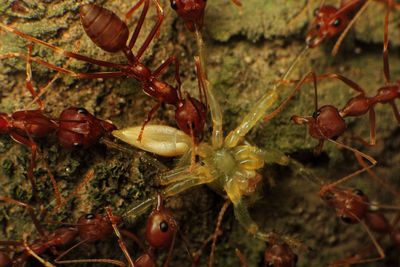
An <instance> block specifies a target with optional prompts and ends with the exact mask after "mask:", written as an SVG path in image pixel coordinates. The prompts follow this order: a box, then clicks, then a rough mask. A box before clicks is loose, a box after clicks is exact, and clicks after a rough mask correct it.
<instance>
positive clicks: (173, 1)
mask: <svg viewBox="0 0 400 267" xmlns="http://www.w3.org/2000/svg"><path fill="white" fill-rule="evenodd" d="M171 7H172V9H175V10H177V9H178V5H177V4H176V0H172V1H171Z"/></svg>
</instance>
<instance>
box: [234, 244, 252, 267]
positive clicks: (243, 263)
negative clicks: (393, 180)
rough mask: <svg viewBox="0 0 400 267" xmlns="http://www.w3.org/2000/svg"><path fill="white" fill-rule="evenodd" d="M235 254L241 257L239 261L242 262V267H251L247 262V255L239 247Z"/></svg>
mask: <svg viewBox="0 0 400 267" xmlns="http://www.w3.org/2000/svg"><path fill="white" fill-rule="evenodd" d="M235 254H236V256H237V257H238V258H239V261H240V264H241V265H242V267H249V265H248V264H247V261H246V257H245V256H244V254H243V253H242V252H241V251H240V250H239V249H238V248H236V249H235Z"/></svg>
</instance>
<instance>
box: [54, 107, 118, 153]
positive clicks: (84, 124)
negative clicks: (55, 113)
mask: <svg viewBox="0 0 400 267" xmlns="http://www.w3.org/2000/svg"><path fill="white" fill-rule="evenodd" d="M109 124H110V123H108V122H105V121H102V120H99V119H97V118H96V117H95V116H93V115H92V114H91V113H90V112H89V111H87V110H86V109H84V108H76V107H70V108H67V109H65V110H64V111H63V112H62V113H61V115H60V118H59V129H58V133H57V135H58V141H59V143H60V144H61V145H62V146H63V147H64V148H67V149H82V148H83V149H86V148H88V147H90V146H92V145H94V144H95V143H96V142H97V141H98V140H99V139H100V137H101V136H102V135H104V133H105V131H106V132H107V131H108V128H110V129H111V126H110V125H109Z"/></svg>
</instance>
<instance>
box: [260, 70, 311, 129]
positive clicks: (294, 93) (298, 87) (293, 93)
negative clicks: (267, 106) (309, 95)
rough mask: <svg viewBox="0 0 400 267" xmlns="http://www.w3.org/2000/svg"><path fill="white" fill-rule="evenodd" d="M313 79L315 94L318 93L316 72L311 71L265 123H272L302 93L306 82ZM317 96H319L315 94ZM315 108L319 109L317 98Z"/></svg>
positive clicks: (265, 119) (266, 118) (269, 115)
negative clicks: (301, 90)
mask: <svg viewBox="0 0 400 267" xmlns="http://www.w3.org/2000/svg"><path fill="white" fill-rule="evenodd" d="M310 78H313V81H314V88H315V92H316V90H317V89H316V88H317V76H316V75H315V72H314V71H310V72H309V73H307V74H306V75H305V76H304V77H303V78H302V79H301V81H300V82H299V83H298V84H297V85H296V87H295V89H294V90H293V92H292V93H291V94H290V95H289V96H287V97H286V98H285V99H284V100H283V101H282V103H281V104H280V105H279V106H278V108H276V109H275V110H274V111H272V112H271V113H269V114H267V115H266V116H265V117H264V121H265V122H268V121H270V120H271V119H272V118H274V117H275V116H276V115H278V114H279V113H280V112H282V110H283V108H284V107H285V106H286V104H287V103H288V102H289V101H290V100H291V99H292V98H293V97H294V96H295V95H296V93H297V92H299V91H300V89H301V88H302V86H303V84H304V83H305V82H307V81H308V79H310ZM315 95H317V94H316V93H315ZM315 106H316V109H318V102H317V98H315Z"/></svg>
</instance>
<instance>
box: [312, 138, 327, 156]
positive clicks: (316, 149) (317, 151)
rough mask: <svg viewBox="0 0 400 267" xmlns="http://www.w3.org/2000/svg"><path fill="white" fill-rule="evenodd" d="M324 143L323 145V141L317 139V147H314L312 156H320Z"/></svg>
mask: <svg viewBox="0 0 400 267" xmlns="http://www.w3.org/2000/svg"><path fill="white" fill-rule="evenodd" d="M324 143H325V140H324V139H319V140H318V145H316V146H315V147H314V151H313V154H314V156H319V155H321V152H322V149H323V148H324Z"/></svg>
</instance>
